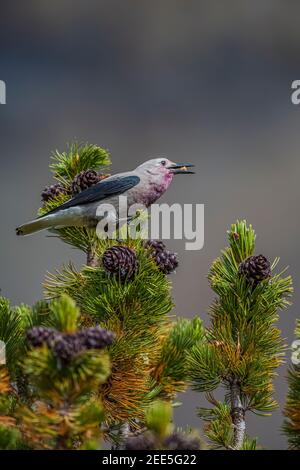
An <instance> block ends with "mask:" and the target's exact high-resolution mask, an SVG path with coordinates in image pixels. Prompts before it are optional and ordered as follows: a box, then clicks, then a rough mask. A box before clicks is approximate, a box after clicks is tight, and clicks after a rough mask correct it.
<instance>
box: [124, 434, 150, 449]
mask: <svg viewBox="0 0 300 470" xmlns="http://www.w3.org/2000/svg"><path fill="white" fill-rule="evenodd" d="M155 444H156V440H155V437H154V436H153V434H152V433H150V432H145V433H143V434H140V435H139V436H132V437H128V438H127V439H126V441H125V450H155Z"/></svg>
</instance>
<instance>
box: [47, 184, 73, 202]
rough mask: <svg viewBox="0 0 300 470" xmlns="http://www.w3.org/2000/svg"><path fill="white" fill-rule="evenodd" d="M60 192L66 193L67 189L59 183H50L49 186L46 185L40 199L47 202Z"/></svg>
mask: <svg viewBox="0 0 300 470" xmlns="http://www.w3.org/2000/svg"><path fill="white" fill-rule="evenodd" d="M60 194H68V190H67V189H66V188H65V187H64V186H63V185H62V184H60V183H57V184H51V186H47V187H46V188H45V189H44V191H43V192H42V200H43V201H44V202H47V201H50V200H51V199H55V198H56V197H57V196H59V195H60Z"/></svg>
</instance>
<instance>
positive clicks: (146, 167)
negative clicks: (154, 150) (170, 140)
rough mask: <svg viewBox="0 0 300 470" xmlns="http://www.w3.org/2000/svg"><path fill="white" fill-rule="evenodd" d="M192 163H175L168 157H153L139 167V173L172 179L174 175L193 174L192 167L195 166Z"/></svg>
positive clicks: (162, 178) (167, 179)
mask: <svg viewBox="0 0 300 470" xmlns="http://www.w3.org/2000/svg"><path fill="white" fill-rule="evenodd" d="M193 166H194V165H192V164H191V163H174V162H172V161H171V160H168V159H167V158H164V157H160V158H153V159H151V160H147V161H146V162H144V163H142V164H141V165H139V166H138V167H137V169H136V170H137V171H138V172H139V173H144V174H148V175H152V176H153V177H157V179H161V180H166V181H170V182H171V181H172V179H173V176H174V175H179V174H182V175H184V174H185V175H187V174H192V173H194V171H191V170H190V168H191V167H193Z"/></svg>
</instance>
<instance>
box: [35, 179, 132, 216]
mask: <svg viewBox="0 0 300 470" xmlns="http://www.w3.org/2000/svg"><path fill="white" fill-rule="evenodd" d="M139 182H140V178H139V177H138V176H116V177H115V178H113V179H110V178H109V179H107V180H102V181H101V182H100V183H97V184H95V185H94V186H91V187H90V188H88V189H85V190H84V191H81V192H80V193H78V194H76V196H74V197H73V198H72V199H70V200H69V201H67V202H65V203H64V204H61V205H60V206H58V207H56V208H55V209H53V210H52V211H50V212H47V214H44V215H43V216H42V217H44V216H45V215H48V214H54V213H55V212H58V211H60V210H62V209H69V207H74V206H79V205H83V204H89V203H90V202H97V201H101V200H102V199H105V198H107V197H109V196H115V195H118V194H122V193H124V192H125V191H128V189H131V188H133V187H134V186H136V185H137V184H138V183H139Z"/></svg>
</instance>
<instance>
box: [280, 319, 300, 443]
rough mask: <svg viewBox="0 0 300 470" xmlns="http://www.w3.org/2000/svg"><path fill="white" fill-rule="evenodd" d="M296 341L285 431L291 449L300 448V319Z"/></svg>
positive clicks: (290, 375) (297, 325)
mask: <svg viewBox="0 0 300 470" xmlns="http://www.w3.org/2000/svg"><path fill="white" fill-rule="evenodd" d="M295 337H296V341H295V343H294V344H293V347H294V350H293V354H292V359H293V360H292V363H293V364H292V365H291V367H290V369H289V371H288V384H289V391H288V396H287V401H286V406H285V415H286V421H285V423H284V427H283V429H284V432H285V434H286V436H287V438H288V443H289V447H290V449H293V450H300V321H299V320H297V323H296V329H295Z"/></svg>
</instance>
